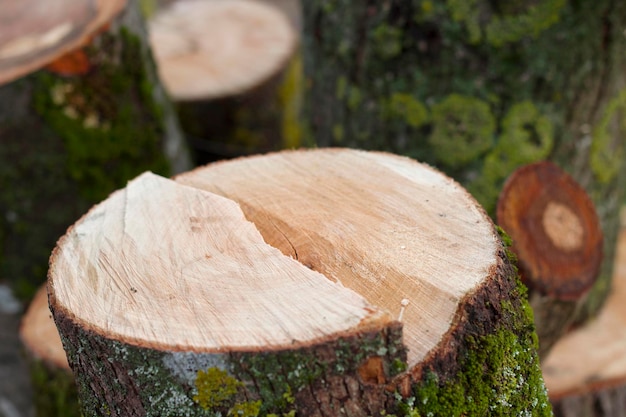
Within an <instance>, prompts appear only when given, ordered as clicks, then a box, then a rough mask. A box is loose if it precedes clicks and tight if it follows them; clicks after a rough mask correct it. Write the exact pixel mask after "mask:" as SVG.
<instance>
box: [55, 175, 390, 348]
mask: <svg viewBox="0 0 626 417" xmlns="http://www.w3.org/2000/svg"><path fill="white" fill-rule="evenodd" d="M49 288H50V293H51V304H52V305H54V306H55V308H57V309H62V310H64V311H65V312H66V314H68V315H70V317H73V318H74V320H75V321H77V322H78V323H81V325H83V326H84V328H86V329H91V330H94V331H96V332H97V333H99V334H103V335H107V337H112V338H116V339H118V340H122V341H125V342H128V343H134V344H137V345H140V346H144V347H151V348H161V349H170V350H176V349H179V348H180V349H182V348H184V349H186V350H192V351H204V352H217V351H223V350H226V351H233V350H243V349H246V350H250V349H252V350H254V349H257V348H263V349H272V348H276V349H278V348H285V347H294V348H295V347H297V346H299V345H301V344H303V343H304V344H306V343H312V342H316V341H323V340H325V339H326V338H334V337H338V333H342V332H344V331H346V330H349V331H357V332H358V331H365V330H368V329H369V328H370V327H371V326H373V325H379V324H380V323H384V322H390V318H389V317H388V316H386V315H385V314H384V313H382V312H381V311H379V310H378V309H376V308H375V307H373V306H371V305H369V304H368V303H367V302H366V301H365V300H364V299H363V298H362V297H360V296H359V295H358V294H356V293H355V292H353V291H351V290H348V289H345V288H342V287H341V286H339V285H337V284H336V283H333V282H331V281H330V280H327V279H325V278H324V277H323V276H322V275H320V274H319V273H317V272H314V271H312V270H310V269H308V268H306V267H304V266H303V265H302V264H300V263H298V262H296V261H295V260H293V259H291V258H289V257H286V256H284V255H282V254H281V253H280V252H279V251H278V250H277V249H275V248H272V247H271V246H269V245H267V244H265V243H264V242H263V239H262V237H261V235H260V234H259V232H258V231H257V230H256V228H255V227H254V225H253V224H252V223H250V222H248V221H246V219H245V218H244V216H243V214H242V212H241V210H240V209H239V207H238V206H237V204H236V203H234V202H232V201H230V200H227V199H225V198H222V197H219V196H216V195H213V194H210V193H207V192H204V191H201V190H198V189H195V188H191V187H187V186H184V185H182V184H180V183H175V182H173V181H171V180H167V179H164V178H162V177H158V176H156V175H154V174H149V173H146V174H143V175H142V176H140V177H138V178H137V179H135V180H133V181H132V182H130V183H129V184H128V186H127V187H126V188H125V189H123V190H121V191H118V192H116V193H114V194H113V195H111V196H110V197H109V198H108V199H107V200H106V201H105V202H103V203H101V204H99V205H98V206H96V207H94V208H93V209H92V210H91V211H90V212H89V213H88V214H87V215H86V216H84V217H83V218H82V219H81V220H80V221H79V222H77V223H76V224H75V225H74V226H73V227H72V229H71V230H70V231H69V232H68V234H66V235H65V236H64V237H63V238H62V239H61V240H60V242H59V245H58V247H57V249H56V250H55V252H54V254H53V256H52V259H51V270H50V282H49ZM379 322H380V323H379Z"/></svg>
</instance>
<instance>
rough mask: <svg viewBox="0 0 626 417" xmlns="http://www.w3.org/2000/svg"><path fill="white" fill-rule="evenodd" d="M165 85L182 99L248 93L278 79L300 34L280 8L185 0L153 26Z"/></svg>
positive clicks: (242, 1) (241, 0)
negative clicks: (266, 82) (273, 77)
mask: <svg viewBox="0 0 626 417" xmlns="http://www.w3.org/2000/svg"><path fill="white" fill-rule="evenodd" d="M149 32H150V43H151V45H152V48H153V51H154V54H155V59H156V61H157V64H158V67H159V72H160V75H161V78H162V79H163V82H164V84H165V87H166V88H167V90H168V91H169V93H170V94H171V95H172V96H173V97H174V98H175V99H177V100H198V99H209V98H213V97H224V96H230V95H234V94H238V93H243V92H246V91H248V90H250V89H251V88H254V87H256V86H258V85H260V84H262V83H263V82H265V81H267V80H268V79H269V78H271V77H272V76H274V75H276V74H277V73H278V72H279V71H280V70H281V69H282V68H283V67H284V66H285V65H286V63H287V60H288V59H289V57H290V56H291V55H292V54H293V52H294V49H295V46H296V43H297V34H296V31H295V29H294V27H293V26H292V24H291V23H290V21H289V19H288V17H287V16H286V15H285V14H284V13H283V12H281V11H280V10H279V9H277V8H275V7H273V6H271V5H268V4H265V3H262V2H257V1H252V0H214V1H202V0H185V1H178V2H175V3H173V4H172V5H171V6H170V7H168V8H164V9H162V10H160V11H159V12H158V13H157V14H156V15H155V16H154V17H153V18H152V19H151V20H150V22H149Z"/></svg>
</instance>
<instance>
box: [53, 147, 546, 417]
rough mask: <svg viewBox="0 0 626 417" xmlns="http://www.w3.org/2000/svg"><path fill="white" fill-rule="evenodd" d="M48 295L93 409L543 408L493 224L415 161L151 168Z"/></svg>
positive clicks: (528, 337) (523, 304) (103, 215)
mask: <svg viewBox="0 0 626 417" xmlns="http://www.w3.org/2000/svg"><path fill="white" fill-rule="evenodd" d="M209 191H215V192H216V193H219V194H221V196H220V195H217V194H213V193H211V192H209ZM224 197H226V198H224ZM231 199H232V200H231ZM233 200H234V201H233ZM237 203H238V204H237ZM244 216H245V217H244ZM251 222H252V223H251ZM257 228H258V229H257ZM49 293H50V305H51V309H52V312H53V314H54V319H55V322H56V324H57V326H58V328H59V331H60V333H61V335H62V336H63V337H62V340H63V343H64V348H65V350H66V352H67V354H68V358H69V363H70V366H71V367H72V369H73V371H74V373H75V375H76V378H77V382H78V387H79V393H80V398H81V403H82V405H83V407H84V409H83V412H84V414H85V415H90V416H104V415H107V416H147V415H160V416H163V415H187V416H200V415H223V416H226V415H230V416H237V415H245V416H256V415H282V416H293V415H299V416H300V415H301V416H382V415H390V414H395V415H446V416H448V415H449V416H461V415H487V414H491V415H537V416H544V415H550V414H551V411H550V405H549V402H548V400H547V393H546V391H545V388H544V385H543V381H542V376H541V372H540V368H539V362H538V357H537V353H536V348H537V345H536V343H537V339H536V335H535V333H534V328H533V324H532V314H531V313H530V308H529V306H528V304H527V301H526V300H525V298H524V296H525V294H524V287H523V286H522V285H521V283H520V282H519V280H518V278H517V275H516V272H515V270H514V268H513V267H512V266H511V264H510V263H509V260H508V257H507V251H506V248H505V247H504V246H503V244H502V242H501V240H500V238H499V237H498V235H497V232H496V230H495V227H494V225H493V223H492V222H491V221H490V219H489V218H488V217H487V215H486V214H485V213H484V211H483V210H482V209H481V208H480V206H479V205H478V204H477V203H476V201H475V200H474V199H473V198H472V197H471V196H470V195H469V194H468V193H467V192H466V191H465V190H464V189H463V188H461V187H460V186H459V185H458V184H457V183H455V182H454V181H452V180H450V179H449V178H447V177H446V176H444V175H442V174H440V173H439V172H437V171H435V170H433V169H432V168H430V167H428V166H426V165H422V164H419V163H417V162H415V161H413V160H410V159H408V158H403V157H398V156H395V155H390V154H383V153H367V152H362V151H351V150H337V149H336V150H316V151H308V152H307V151H300V152H283V153H279V154H272V155H268V156H261V157H251V158H244V159H238V160H235V161H232V162H223V163H218V164H214V165H210V166H208V167H206V168H202V169H198V170H195V171H192V172H190V173H187V174H184V175H182V176H179V177H178V178H177V179H176V181H171V180H167V179H164V178H161V177H158V176H156V175H154V174H149V173H146V174H144V175H142V176H140V177H139V178H137V179H135V180H133V181H132V182H130V183H129V185H128V186H127V187H126V188H125V189H122V190H120V191H118V192H116V193H114V194H112V195H111V196H110V197H109V198H108V199H107V200H105V201H104V202H102V203H100V204H99V205H97V206H95V207H94V208H92V210H91V211H90V212H88V213H87V214H86V215H85V216H84V217H83V218H82V219H81V220H79V221H78V222H77V223H76V224H74V226H73V227H72V228H71V229H69V230H68V233H67V234H66V235H65V236H64V237H62V238H61V240H60V241H59V245H58V246H57V248H56V249H55V251H54V253H53V256H52V258H51V268H50V276H49Z"/></svg>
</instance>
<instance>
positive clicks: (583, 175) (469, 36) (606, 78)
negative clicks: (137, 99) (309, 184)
mask: <svg viewBox="0 0 626 417" xmlns="http://www.w3.org/2000/svg"><path fill="white" fill-rule="evenodd" d="M302 4H303V22H304V31H303V48H302V50H303V57H304V58H303V61H304V78H303V79H305V80H306V86H305V93H304V97H305V101H304V105H303V107H304V110H305V111H304V123H305V125H306V126H305V128H304V129H303V131H304V132H310V140H312V141H313V142H314V143H316V144H317V146H320V147H323V146H353V147H358V148H365V149H381V150H388V151H392V152H395V153H401V154H405V155H409V156H412V157H414V158H417V159H419V160H420V161H423V162H426V163H429V164H432V165H434V166H436V167H437V168H439V169H441V170H442V171H444V172H445V173H447V174H448V175H450V176H452V177H454V178H455V179H456V180H458V181H459V182H460V183H461V184H462V185H463V186H465V187H466V188H467V189H468V190H469V191H470V192H471V193H472V194H473V195H474V196H475V197H476V199H477V200H478V201H479V202H480V203H481V204H482V205H483V206H484V207H485V208H486V209H487V211H488V212H489V213H490V214H492V215H493V214H494V209H495V206H496V201H497V198H498V195H499V193H500V190H501V187H502V185H503V183H504V181H505V180H506V178H507V177H508V175H509V174H511V173H512V172H513V171H514V170H515V169H517V168H518V167H520V166H522V165H525V164H529V163H533V162H538V161H541V160H545V159H549V160H551V161H553V162H556V163H558V164H559V166H561V167H563V169H564V170H565V171H567V172H568V173H569V174H570V175H572V176H573V177H574V179H575V180H576V181H577V182H578V183H579V184H581V185H582V186H583V188H585V190H587V192H588V193H589V195H590V196H591V198H592V200H593V202H594V204H595V205H596V207H597V209H598V214H599V217H600V220H601V224H602V230H603V232H604V253H605V260H604V262H603V263H602V269H601V271H600V276H599V279H598V280H597V282H596V285H595V286H594V288H593V289H592V291H591V292H590V293H589V296H588V297H587V301H586V303H585V306H584V308H582V309H580V315H579V316H578V318H577V319H576V320H577V321H579V322H582V321H584V320H585V318H586V317H588V316H592V315H593V313H594V312H596V311H598V309H599V308H600V307H601V306H602V303H603V300H604V295H605V294H606V293H607V291H608V289H609V288H610V279H611V275H612V274H611V268H612V265H613V257H614V248H615V242H616V238H617V229H618V224H619V223H618V217H617V216H618V211H619V206H620V204H621V203H622V202H623V201H624V198H625V190H626V162H625V161H626V158H624V152H625V142H624V140H623V137H624V134H625V132H624V126H625V124H624V123H623V120H624V112H625V108H626V107H625V106H626V55H625V54H624V53H623V51H624V49H625V48H626V37H624V35H623V33H622V32H623V28H624V22H625V21H626V3H624V2H615V1H612V0H600V1H597V2H593V3H589V2H581V1H567V0H536V1H532V2H519V1H513V0H503V1H489V0H472V1H470V2H465V1H462V0H447V1H426V0H424V1H413V2H411V1H388V2H379V3H373V2H365V1H360V0H350V1H343V2H337V1H327V0H310V1H304V2H303V3H302Z"/></svg>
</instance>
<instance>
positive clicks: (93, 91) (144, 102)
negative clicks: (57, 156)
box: [34, 29, 169, 202]
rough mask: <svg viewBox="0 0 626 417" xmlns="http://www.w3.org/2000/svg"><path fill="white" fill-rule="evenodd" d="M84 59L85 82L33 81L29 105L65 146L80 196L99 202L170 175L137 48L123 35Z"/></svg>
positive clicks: (103, 40)
mask: <svg viewBox="0 0 626 417" xmlns="http://www.w3.org/2000/svg"><path fill="white" fill-rule="evenodd" d="M87 54H88V56H89V57H90V61H91V63H92V65H93V66H94V69H93V70H92V71H91V72H90V73H89V74H86V75H85V76H83V77H77V78H66V79H65V78H61V77H58V76H54V75H52V74H48V73H45V72H41V73H39V74H37V86H36V89H35V93H34V96H35V103H34V104H35V109H36V110H37V112H38V113H39V114H40V115H41V117H42V118H43V119H44V120H45V121H46V122H47V124H48V125H49V126H50V127H51V128H52V129H53V130H54V131H55V132H56V134H58V135H59V136H60V137H61V138H62V139H63V141H64V145H65V148H66V151H67V164H66V169H67V170H68V173H69V175H70V176H71V178H73V179H74V180H75V181H77V183H78V184H79V186H80V190H81V194H82V195H83V197H85V198H86V199H88V200H90V201H93V202H97V201H99V200H101V199H103V198H105V197H106V196H107V195H109V194H110V193H111V192H112V191H114V190H115V189H117V188H120V187H122V186H124V184H125V182H126V181H127V180H128V179H130V178H133V177H135V176H137V175H139V174H140V173H141V172H143V171H146V170H150V171H153V172H155V173H159V174H162V175H168V174H169V166H168V163H167V160H166V158H165V156H164V155H163V153H162V146H161V141H162V140H163V135H164V127H163V122H162V112H161V111H160V108H159V106H158V105H157V104H156V103H155V102H154V97H153V92H152V89H153V86H152V85H151V84H150V82H149V80H148V78H147V75H146V70H145V66H146V65H147V64H148V65H149V64H151V63H146V62H144V61H143V58H142V57H143V54H142V51H141V44H140V42H139V40H138V39H137V38H136V37H135V36H134V35H132V34H131V33H130V32H129V31H127V30H125V29H121V30H120V33H118V34H109V33H105V34H103V35H101V36H100V38H99V39H98V41H97V42H96V43H95V44H94V45H91V46H89V47H87ZM120 63H123V65H121V64H120Z"/></svg>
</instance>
